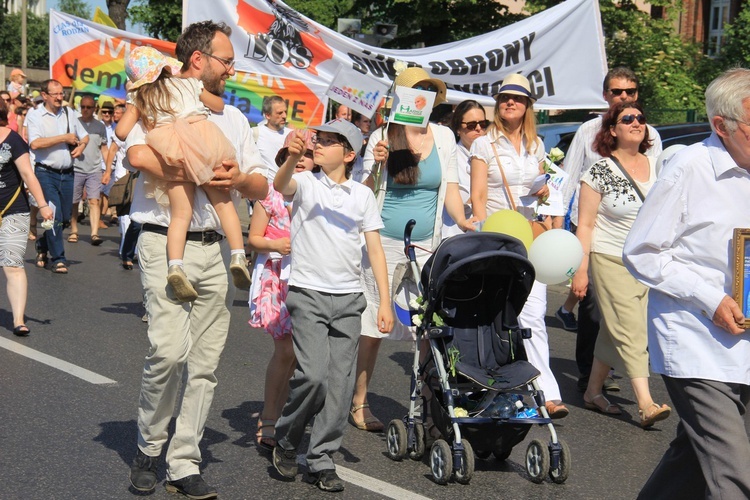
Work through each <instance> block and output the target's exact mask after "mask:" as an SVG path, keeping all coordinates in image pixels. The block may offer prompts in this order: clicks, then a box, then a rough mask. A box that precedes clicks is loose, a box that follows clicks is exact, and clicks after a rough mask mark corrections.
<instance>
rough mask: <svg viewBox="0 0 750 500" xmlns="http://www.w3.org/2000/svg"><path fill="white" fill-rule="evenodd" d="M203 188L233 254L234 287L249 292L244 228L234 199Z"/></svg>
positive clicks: (219, 192) (220, 192) (230, 265)
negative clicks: (243, 235) (233, 201)
mask: <svg viewBox="0 0 750 500" xmlns="http://www.w3.org/2000/svg"><path fill="white" fill-rule="evenodd" d="M201 187H202V188H203V189H204V191H206V195H207V196H208V199H209V200H210V201H211V205H213V207H214V209H215V210H216V215H218V216H219V221H220V222H221V228H222V229H223V230H224V234H226V236H227V241H228V242H229V248H230V249H231V253H232V258H231V261H230V263H229V270H230V272H231V273H232V281H233V282H234V286H236V287H237V288H240V289H243V290H247V289H248V288H250V272H249V271H248V270H247V257H246V256H245V240H244V238H243V237H242V226H241V225H240V217H239V215H237V209H236V208H235V207H234V203H232V198H231V196H230V195H229V193H228V192H227V191H221V190H219V189H215V188H212V187H210V186H206V185H204V186H201Z"/></svg>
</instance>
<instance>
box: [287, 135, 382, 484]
mask: <svg viewBox="0 0 750 500" xmlns="http://www.w3.org/2000/svg"><path fill="white" fill-rule="evenodd" d="M311 128H312V129H314V130H317V131H318V133H317V137H316V138H315V141H314V143H315V150H314V159H315V164H316V165H319V166H320V167H321V171H320V172H318V173H312V172H300V173H297V174H294V175H292V174H293V173H294V166H295V165H296V164H297V162H298V161H299V159H300V157H301V156H302V155H303V154H304V153H305V151H306V146H305V142H304V141H303V139H302V137H301V135H297V137H295V138H294V139H293V140H292V142H291V144H290V145H289V148H288V151H289V156H288V158H287V160H286V161H285V162H284V164H283V165H282V166H281V167H280V168H279V171H278V172H277V174H276V177H275V179H274V184H273V185H274V188H275V189H276V190H277V191H279V192H280V193H282V194H284V195H285V196H286V197H293V200H292V207H293V208H292V229H291V234H292V237H291V240H292V252H291V257H292V265H291V272H290V275H289V294H288V295H287V300H286V306H287V309H288V310H289V314H290V316H291V319H292V328H293V329H294V335H293V336H292V339H293V341H294V353H295V355H296V356H297V369H296V370H295V372H294V376H293V377H292V379H291V381H290V382H289V386H290V387H289V398H288V399H287V402H286V405H285V406H284V409H283V411H282V414H281V418H279V420H278V421H277V423H276V443H277V444H276V447H275V448H274V450H273V464H274V467H275V468H276V470H277V471H278V472H279V474H281V475H282V476H284V477H286V478H289V479H293V478H294V477H295V476H296V475H297V447H298V446H299V444H300V442H301V441H302V437H303V436H304V434H305V426H306V425H307V424H308V423H309V422H310V421H311V420H312V419H313V418H315V422H314V424H313V427H312V433H311V436H310V446H309V448H308V451H307V467H308V471H309V476H308V477H307V478H306V481H308V482H311V483H314V484H316V485H317V486H318V488H320V489H321V490H324V491H342V490H343V489H344V483H343V481H342V480H341V479H340V478H339V477H338V475H337V474H336V470H335V466H334V464H333V460H332V458H331V456H332V455H333V453H334V452H336V451H337V450H338V449H339V447H340V446H341V440H342V438H343V435H344V429H345V427H346V420H347V415H348V411H349V403H350V402H351V397H352V393H353V391H354V378H355V366H356V361H357V348H358V344H359V334H360V330H361V328H360V327H361V317H362V311H364V309H365V306H366V301H365V297H364V295H363V290H362V288H361V286H360V279H359V274H360V262H361V260H362V246H361V235H360V233H364V237H365V244H366V247H367V253H368V256H369V259H370V262H371V264H372V269H373V272H374V274H375V280H376V282H377V285H378V294H379V295H380V307H379V309H378V325H379V329H380V331H381V332H384V333H387V332H390V331H391V329H392V328H393V313H392V311H391V304H390V295H389V291H388V271H387V267H386V263H385V254H384V252H383V247H382V246H381V244H380V233H379V232H378V230H379V229H381V228H382V227H383V222H382V220H381V219H380V214H379V211H378V207H377V202H376V201H375V196H374V195H373V193H372V191H371V190H370V189H369V188H367V187H365V186H364V185H363V184H360V183H358V182H355V181H353V180H352V179H351V171H352V167H353V166H354V162H355V160H356V158H357V154H358V153H357V152H358V151H359V149H360V148H361V145H362V133H361V132H360V131H359V129H358V128H357V127H356V126H354V125H353V124H352V123H351V122H348V121H346V120H333V121H331V122H328V123H327V124H325V125H321V126H319V127H311ZM293 133H295V134H297V132H293Z"/></svg>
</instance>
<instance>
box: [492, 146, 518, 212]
mask: <svg viewBox="0 0 750 500" xmlns="http://www.w3.org/2000/svg"><path fill="white" fill-rule="evenodd" d="M490 145H491V146H492V152H493V153H495V161H496V162H497V168H499V169H500V176H501V177H502V178H503V188H505V194H506V195H508V202H509V203H510V208H511V209H512V210H513V211H514V212H515V211H516V202H515V201H513V195H512V194H510V188H509V187H508V179H506V178H505V170H503V164H502V163H500V156H499V155H498V154H497V148H496V147H495V143H494V142H491V143H490Z"/></svg>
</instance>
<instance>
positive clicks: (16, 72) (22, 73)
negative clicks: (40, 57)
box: [10, 68, 26, 78]
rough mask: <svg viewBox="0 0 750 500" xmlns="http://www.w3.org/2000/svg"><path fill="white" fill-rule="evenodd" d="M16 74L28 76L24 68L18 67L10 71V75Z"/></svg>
mask: <svg viewBox="0 0 750 500" xmlns="http://www.w3.org/2000/svg"><path fill="white" fill-rule="evenodd" d="M16 75H21V76H22V77H24V78H26V73H24V72H23V71H22V70H20V69H18V68H16V69H14V70H13V71H11V72H10V77H11V78H13V77H14V76H16Z"/></svg>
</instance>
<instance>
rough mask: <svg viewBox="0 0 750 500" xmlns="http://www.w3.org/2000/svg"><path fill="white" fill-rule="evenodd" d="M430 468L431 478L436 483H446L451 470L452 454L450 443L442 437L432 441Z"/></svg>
mask: <svg viewBox="0 0 750 500" xmlns="http://www.w3.org/2000/svg"><path fill="white" fill-rule="evenodd" d="M430 470H431V471H432V479H434V480H435V482H436V483H437V484H448V481H449V480H450V478H451V472H452V470H453V455H452V453H451V447H450V445H448V443H446V442H445V441H444V440H442V439H438V440H437V441H435V442H434V443H432V449H430Z"/></svg>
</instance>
